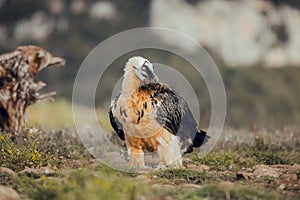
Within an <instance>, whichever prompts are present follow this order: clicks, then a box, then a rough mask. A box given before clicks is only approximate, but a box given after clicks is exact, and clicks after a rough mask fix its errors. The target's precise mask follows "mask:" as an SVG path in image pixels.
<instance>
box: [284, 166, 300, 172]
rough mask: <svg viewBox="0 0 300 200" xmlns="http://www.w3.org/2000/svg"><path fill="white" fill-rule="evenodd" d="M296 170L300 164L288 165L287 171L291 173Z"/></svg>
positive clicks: (299, 167) (299, 168)
mask: <svg viewBox="0 0 300 200" xmlns="http://www.w3.org/2000/svg"><path fill="white" fill-rule="evenodd" d="M298 170H300V164H294V165H292V166H289V167H288V169H287V171H288V172H289V173H291V174H292V173H296V172H297V171H298Z"/></svg>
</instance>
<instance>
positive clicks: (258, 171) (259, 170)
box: [253, 165, 281, 177]
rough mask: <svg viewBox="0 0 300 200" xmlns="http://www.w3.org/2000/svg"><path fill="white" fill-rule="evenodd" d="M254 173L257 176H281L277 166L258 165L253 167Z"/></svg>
mask: <svg viewBox="0 0 300 200" xmlns="http://www.w3.org/2000/svg"><path fill="white" fill-rule="evenodd" d="M253 168H254V172H253V174H254V175H255V176H257V177H261V176H271V177H279V176H280V174H281V172H280V170H279V169H277V168H272V167H269V166H267V165H256V166H254V167H253Z"/></svg>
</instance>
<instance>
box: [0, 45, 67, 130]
mask: <svg viewBox="0 0 300 200" xmlns="http://www.w3.org/2000/svg"><path fill="white" fill-rule="evenodd" d="M63 65H65V60H64V59H62V58H59V57H54V56H53V55H52V54H50V53H49V52H47V51H46V50H44V49H42V48H40V47H37V46H20V47H18V48H17V49H16V50H14V51H12V52H9V53H5V54H2V55H0V128H1V129H2V130H9V131H13V132H14V133H17V132H18V131H20V130H21V128H22V126H23V124H24V115H25V111H26V109H27V107H28V106H30V105H32V104H34V103H36V102H38V101H41V100H45V99H51V98H52V96H54V95H55V94H56V93H55V92H50V93H47V94H42V95H41V94H40V93H39V92H38V91H39V90H41V89H42V88H43V87H45V86H46V84H45V83H43V82H41V81H39V82H34V78H35V75H36V74H37V73H38V72H39V71H41V70H42V69H44V68H46V67H49V66H63Z"/></svg>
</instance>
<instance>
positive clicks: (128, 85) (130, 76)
mask: <svg viewBox="0 0 300 200" xmlns="http://www.w3.org/2000/svg"><path fill="white" fill-rule="evenodd" d="M140 85H141V80H140V79H139V78H138V77H137V76H136V75H135V74H134V72H133V70H132V71H129V72H125V74H124V80H123V83H122V94H124V95H126V94H128V95H130V94H131V93H133V92H134V91H135V90H137V89H138V88H139V87H140Z"/></svg>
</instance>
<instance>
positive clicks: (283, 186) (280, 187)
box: [278, 184, 286, 190]
mask: <svg viewBox="0 0 300 200" xmlns="http://www.w3.org/2000/svg"><path fill="white" fill-rule="evenodd" d="M285 188H286V186H285V184H281V185H279V186H278V189H279V190H284V189H285Z"/></svg>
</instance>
